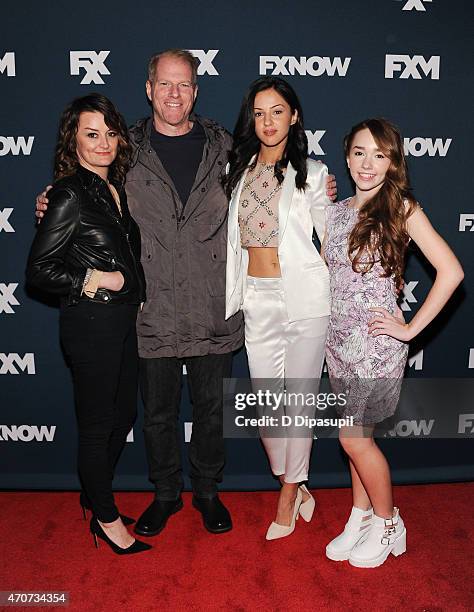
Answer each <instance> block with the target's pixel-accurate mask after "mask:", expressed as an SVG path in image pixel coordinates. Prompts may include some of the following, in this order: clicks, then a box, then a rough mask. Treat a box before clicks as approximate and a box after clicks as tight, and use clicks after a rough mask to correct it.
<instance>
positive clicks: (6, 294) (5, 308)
mask: <svg viewBox="0 0 474 612" xmlns="http://www.w3.org/2000/svg"><path fill="white" fill-rule="evenodd" d="M17 287H18V283H8V285H6V284H5V283H0V314H1V313H3V312H4V313H6V314H13V313H14V312H15V311H14V310H13V308H12V306H19V305H20V302H19V301H18V300H17V299H16V297H15V295H14V293H15V289H16V288H17Z"/></svg>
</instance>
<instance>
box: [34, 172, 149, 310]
mask: <svg viewBox="0 0 474 612" xmlns="http://www.w3.org/2000/svg"><path fill="white" fill-rule="evenodd" d="M115 187H116V189H117V191H118V193H119V196H120V206H121V210H122V215H120V213H119V211H118V209H117V205H116V204H115V201H114V199H113V197H112V194H111V193H110V190H109V188H108V186H107V184H106V182H105V181H104V180H103V179H101V178H100V176H98V175H97V174H96V173H95V172H91V171H89V170H87V169H86V168H83V167H82V166H79V167H78V169H77V171H76V172H75V174H73V175H71V176H67V177H64V178H62V179H60V180H59V181H57V182H56V183H55V184H54V186H53V189H51V191H49V193H48V199H49V205H48V212H47V213H46V215H45V217H44V219H43V220H42V222H41V223H40V225H39V226H38V230H37V233H36V236H35V239H34V241H33V244H32V247H31V251H30V256H29V259H28V266H27V270H26V277H27V282H28V283H29V284H30V285H32V286H35V287H38V288H39V289H42V290H44V291H47V292H49V293H54V294H56V295H59V296H61V298H62V302H63V303H66V304H68V305H73V304H77V302H78V301H79V300H81V299H85V300H90V299H91V298H88V297H87V296H86V295H84V294H82V286H83V283H84V279H85V275H86V271H87V269H88V268H92V269H95V270H102V271H104V272H114V271H117V270H118V271H120V272H121V273H122V274H123V276H124V279H125V282H124V285H123V287H122V289H121V290H120V291H109V290H107V289H99V290H98V291H97V293H96V296H95V298H92V299H93V300H94V301H96V302H101V303H103V304H139V303H140V302H143V301H145V277H144V275H143V269H142V266H141V263H140V242H141V241H140V231H139V229H138V226H137V224H136V223H135V221H134V220H133V219H132V217H131V216H130V212H129V210H128V205H127V198H126V195H125V190H124V189H122V188H121V187H119V186H118V185H115Z"/></svg>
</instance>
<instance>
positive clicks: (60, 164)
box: [54, 93, 132, 185]
mask: <svg viewBox="0 0 474 612" xmlns="http://www.w3.org/2000/svg"><path fill="white" fill-rule="evenodd" d="M86 112H92V113H101V114H102V115H103V116H104V122H105V124H106V125H107V127H108V128H109V129H111V130H115V131H116V132H117V134H118V150H117V157H116V158H115V159H114V161H113V162H112V164H111V165H110V168H109V180H111V181H112V182H115V183H118V184H119V185H123V184H124V182H125V175H126V174H127V170H128V167H129V163H130V155H131V151H132V147H131V145H130V139H129V136H128V129H127V125H126V123H125V120H124V118H123V117H122V115H121V114H120V113H119V112H118V110H117V109H116V108H115V106H114V105H113V104H112V102H111V101H110V100H109V99H108V98H106V97H105V96H103V95H102V94H98V93H91V94H88V95H87V96H83V97H82V98H76V99H75V100H73V101H72V102H71V103H70V104H69V105H68V106H67V107H66V109H65V110H64V112H63V114H62V116H61V120H60V123H59V131H58V140H57V143H56V153H55V157H54V177H55V179H59V178H62V177H63V176H68V175H70V174H73V173H74V172H75V171H76V169H77V167H78V166H79V159H78V157H77V153H76V134H77V128H78V125H79V116H80V114H81V113H86Z"/></svg>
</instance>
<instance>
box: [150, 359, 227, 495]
mask: <svg viewBox="0 0 474 612" xmlns="http://www.w3.org/2000/svg"><path fill="white" fill-rule="evenodd" d="M183 363H185V364H186V370H187V379H188V387H189V392H190V396H191V401H192V405H193V431H192V436H191V442H190V445H189V462H190V464H191V482H192V487H193V491H194V494H195V495H196V496H197V497H206V498H210V497H214V495H216V493H217V483H218V482H220V481H221V480H222V472H223V469H224V462H225V456H224V439H223V424H222V420H223V415H222V409H223V408H222V406H223V396H222V386H223V384H222V379H223V378H228V377H230V375H231V368H232V353H225V354H223V355H205V356H203V357H190V358H186V359H178V358H176V357H159V358H155V359H141V360H140V384H141V390H142V396H143V402H144V404H145V426H144V432H145V446H146V452H147V457H148V466H149V469H150V480H151V481H152V482H153V483H154V485H155V487H156V497H157V498H158V499H161V500H174V499H177V498H178V496H179V494H180V493H181V491H182V489H183V474H182V466H181V452H180V440H181V437H182V433H181V432H180V429H179V421H178V416H179V405H180V400H181V385H182V371H183Z"/></svg>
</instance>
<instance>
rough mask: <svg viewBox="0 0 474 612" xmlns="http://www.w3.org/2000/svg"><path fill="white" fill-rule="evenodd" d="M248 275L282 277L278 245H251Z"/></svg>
mask: <svg viewBox="0 0 474 612" xmlns="http://www.w3.org/2000/svg"><path fill="white" fill-rule="evenodd" d="M247 250H248V253H249V267H248V271H247V273H248V275H249V276H255V277H256V278H280V276H281V270H280V262H279V260H278V249H277V248H276V247H249V248H248V249H247Z"/></svg>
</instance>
